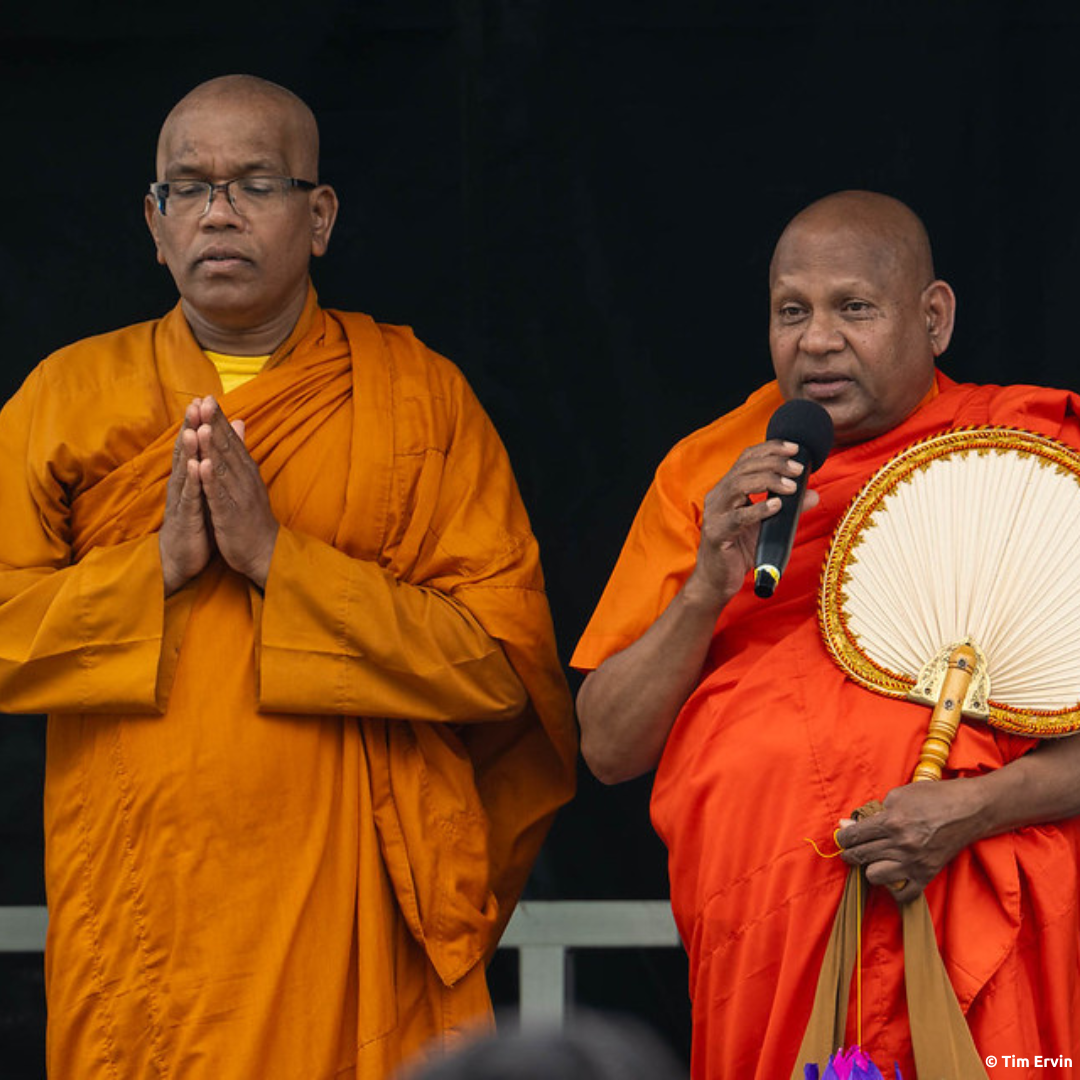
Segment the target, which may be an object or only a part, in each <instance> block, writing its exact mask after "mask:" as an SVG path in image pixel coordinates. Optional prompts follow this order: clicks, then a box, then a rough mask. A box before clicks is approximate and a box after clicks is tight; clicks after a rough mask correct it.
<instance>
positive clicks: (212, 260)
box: [195, 254, 251, 270]
mask: <svg viewBox="0 0 1080 1080" xmlns="http://www.w3.org/2000/svg"><path fill="white" fill-rule="evenodd" d="M195 265H196V266H204V267H206V268H207V269H209V270H236V269H239V268H240V267H243V266H250V265H251V260H250V259H247V258H245V257H244V256H243V255H226V254H215V255H202V256H200V257H199V258H198V259H196V260H195Z"/></svg>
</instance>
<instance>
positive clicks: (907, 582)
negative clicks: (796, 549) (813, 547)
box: [819, 427, 1080, 780]
mask: <svg viewBox="0 0 1080 1080" xmlns="http://www.w3.org/2000/svg"><path fill="white" fill-rule="evenodd" d="M1078 585H1080V455H1078V454H1077V453H1076V452H1075V451H1073V450H1071V449H1070V448H1069V447H1067V446H1064V445H1063V444H1061V443H1058V442H1056V441H1055V440H1053V439H1048V438H1046V437H1044V436H1041V435H1033V434H1031V433H1029V432H1025V431H1017V430H1014V429H1012V428H1002V427H982V428H965V429H962V430H958V431H950V432H947V433H945V434H943V435H937V436H934V437H932V438H929V439H926V440H924V441H923V442H920V443H916V444H915V445H913V446H911V447H908V449H906V450H904V451H903V452H902V453H900V454H898V455H897V456H896V457H895V458H893V459H892V460H891V461H889V462H888V463H887V464H885V465H884V466H882V468H881V469H879V470H878V472H877V473H875V474H874V476H872V477H871V478H870V480H869V481H868V482H867V483H866V485H865V486H864V487H863V489H862V491H861V492H860V493H859V494H858V496H856V498H855V500H854V501H853V502H852V504H851V506H850V507H849V508H848V511H847V513H846V514H845V516H844V518H843V520H842V521H841V522H840V524H839V526H838V527H837V530H836V533H835V535H834V536H833V540H832V546H831V548H830V550H829V555H828V558H827V559H826V561H825V565H824V568H823V570H822V582H821V603H820V607H819V617H820V622H821V629H822V633H823V635H824V639H825V642H826V645H827V646H828V648H829V651H830V652H831V653H832V655H833V657H834V659H835V660H836V662H837V663H838V664H839V665H840V667H841V668H842V669H843V670H844V671H845V672H846V673H847V674H848V675H850V676H851V678H852V679H854V680H855V681H856V682H858V683H861V684H862V685H863V686H866V687H868V688H869V689H871V690H874V691H876V692H878V693H881V694H886V695H888V696H890V697H906V698H909V699H911V700H914V701H921V702H925V703H926V704H929V705H931V706H933V708H934V712H933V716H932V717H931V720H930V727H929V730H928V733H927V739H926V742H925V743H924V745H923V751H922V754H921V756H920V760H919V764H918V765H917V766H916V769H915V775H914V777H913V779H915V780H932V779H938V778H940V776H941V770H942V769H943V768H944V766H945V763H946V761H947V758H948V753H949V747H950V745H951V743H952V740H953V737H954V735H955V734H956V730H957V727H958V726H959V723H960V720H961V715H963V716H968V717H972V718H977V719H981V720H986V721H987V722H988V723H990V724H992V725H994V726H995V727H998V728H1001V729H1004V730H1006V731H1012V732H1017V733H1020V734H1023V735H1030V736H1036V737H1040V738H1045V737H1052V736H1060V735H1068V734H1071V733H1072V732H1074V731H1076V730H1077V729H1080V601H1078V599H1077V597H1078V595H1080V589H1078Z"/></svg>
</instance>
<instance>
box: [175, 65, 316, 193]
mask: <svg viewBox="0 0 1080 1080" xmlns="http://www.w3.org/2000/svg"><path fill="white" fill-rule="evenodd" d="M230 112H244V113H249V114H252V115H255V116H258V117H260V118H262V119H263V120H265V122H267V123H268V124H269V125H270V126H272V127H273V128H274V129H275V130H276V131H277V132H278V133H279V136H280V138H281V139H282V141H283V143H284V144H285V145H287V146H288V147H289V149H290V154H291V156H292V158H293V159H294V161H293V162H292V165H293V168H294V169H295V171H294V172H293V173H292V174H291V175H294V176H299V177H301V178H302V179H305V180H311V181H313V182H316V183H317V182H318V179H319V175H318V174H319V125H318V124H317V123H316V121H315V114H314V113H313V112H312V111H311V109H309V108H308V107H307V105H306V104H305V103H304V102H303V101H302V100H301V99H300V98H298V97H297V96H296V94H294V93H293V92H292V91H291V90H287V89H286V88H285V87H284V86H279V85H278V84H277V83H273V82H270V81H269V80H267V79H260V78H258V77H257V76H255V75H221V76H219V77H218V78H216V79H209V80H208V81H207V82H204V83H200V84H199V85H198V86H196V87H195V89H194V90H192V91H191V92H190V93H188V94H185V95H184V97H182V98H181V99H180V100H179V101H178V102H177V103H176V105H174V106H173V108H172V111H171V112H170V113H169V115H168V116H167V117H166V118H165V123H164V124H162V126H161V134H160V135H159V137H158V145H157V175H158V179H159V180H160V179H163V178H164V176H165V172H166V170H167V168H168V163H169V162H170V161H171V160H173V159H175V158H176V157H178V156H183V154H184V153H185V152H188V151H190V149H191V148H190V146H189V145H187V144H188V141H189V136H188V135H187V134H186V133H187V131H188V130H189V128H190V127H191V125H192V121H195V122H198V120H199V119H200V118H201V117H205V116H211V115H215V114H222V113H230Z"/></svg>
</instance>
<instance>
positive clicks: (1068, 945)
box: [571, 373, 1080, 1080]
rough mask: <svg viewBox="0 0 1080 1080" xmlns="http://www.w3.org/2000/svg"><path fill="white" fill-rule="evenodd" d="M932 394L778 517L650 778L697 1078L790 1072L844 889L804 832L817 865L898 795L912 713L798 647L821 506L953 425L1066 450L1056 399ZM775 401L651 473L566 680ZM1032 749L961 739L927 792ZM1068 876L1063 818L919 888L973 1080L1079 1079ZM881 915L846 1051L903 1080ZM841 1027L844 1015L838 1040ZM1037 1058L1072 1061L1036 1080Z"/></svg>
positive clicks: (870, 925) (672, 571)
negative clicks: (789, 542)
mask: <svg viewBox="0 0 1080 1080" xmlns="http://www.w3.org/2000/svg"><path fill="white" fill-rule="evenodd" d="M937 388H938V391H939V392H938V393H937V395H936V396H934V397H932V398H931V399H929V400H928V401H927V402H925V403H924V404H923V405H922V407H921V408H919V409H918V410H917V411H916V412H915V413H914V414H913V415H912V416H911V417H909V418H908V420H906V421H905V422H904V423H903V424H901V425H900V426H899V427H898V428H896V429H895V430H893V431H891V432H888V433H887V434H885V435H882V436H880V437H879V438H877V439H874V440H872V441H870V442H866V443H863V444H861V445H856V446H851V447H845V448H839V449H838V450H836V451H834V452H833V454H832V455H831V456H830V457H829V459H828V460H827V461H826V463H825V465H824V466H823V467H822V468H821V469H820V470H819V471H818V472H816V473H815V474H814V475H813V477H812V478H811V486H812V487H814V488H815V489H816V490H817V491H818V493H819V494H820V496H821V502H820V504H819V505H818V506H817V507H816V508H815V509H813V510H810V511H808V512H807V513H806V514H805V515H803V518H802V519H801V521H800V524H799V528H798V532H797V536H796V543H795V550H794V552H793V555H792V559H791V562H790V563H789V565H788V568H787V571H786V572H785V574H784V576H783V578H782V579H781V582H780V584H779V586H778V587H777V590H776V593H775V594H774V596H773V598H772V599H770V600H767V601H766V600H761V599H759V598H758V597H756V596H755V595H754V594H753V591H752V583H751V582H750V581H749V579H748V581H747V583H746V585H745V586H744V588H743V590H742V592H740V593H739V594H738V595H737V596H736V597H735V598H734V599H733V600H732V601H731V603H730V604H729V605H728V607H727V608H726V609H725V610H724V612H723V614H722V615H721V617H720V619H719V621H718V623H717V626H716V631H715V636H714V639H713V642H712V646H711V649H710V652H709V656H708V660H707V662H706V665H705V669H704V671H703V674H702V678H701V681H700V684H699V685H698V687H697V689H696V691H695V692H694V693H693V694H692V695H691V697H690V698H689V700H688V701H687V702H686V704H685V706H684V707H683V709H682V710H681V712H680V714H679V716H678V718H677V720H676V722H675V725H674V727H673V729H672V732H671V734H670V737H669V739H668V741H667V745H666V747H665V750H664V754H663V757H662V759H661V761H660V765H659V767H658V770H657V773H656V778H655V782H654V787H653V796H652V818H653V823H654V825H655V827H656V829H657V831H658V833H659V834H660V836H661V837H662V838H663V840H664V842H665V844H666V845H667V847H668V850H669V869H670V879H671V896H672V905H673V908H674V911H675V916H676V920H677V922H678V925H679V930H680V933H681V935H682V939H683V942H684V943H685V946H686V949H687V952H688V954H689V960H690V995H691V998H692V1002H693V1050H692V1073H693V1076H694V1077H695V1078H697V1080H705V1078H708V1080H736V1078H737V1080H750V1078H757V1080H775V1078H777V1077H786V1076H788V1075H790V1073H791V1069H792V1066H793V1064H794V1059H795V1055H796V1053H797V1051H798V1047H799V1044H800V1040H801V1038H802V1034H803V1031H804V1029H805V1026H806V1022H807V1020H808V1018H809V1015H810V1009H811V1005H812V1002H813V995H814V989H815V986H816V983H817V977H818V972H819V970H820V965H821V960H822V957H823V955H824V952H825V947H826V943H827V940H828V935H829V931H830V929H831V926H832V921H833V918H834V916H835V914H836V910H837V906H838V903H839V901H840V896H841V893H842V891H843V887H844V879H845V876H846V873H847V867H846V865H845V864H844V863H843V862H842V861H841V860H840V859H836V858H833V859H826V858H822V857H821V856H820V855H819V854H817V853H816V852H815V850H814V848H813V847H812V846H811V844H810V843H808V842H807V838H810V839H812V840H814V841H815V843H816V844H817V845H818V847H819V848H820V850H821V851H822V852H830V851H833V850H835V843H834V841H833V839H832V834H833V830H834V829H835V828H836V826H837V823H838V821H839V819H840V818H842V817H845V816H847V815H849V814H850V812H851V811H852V810H853V809H855V808H856V807H858V806H861V805H862V804H864V803H866V802H868V801H869V800H870V799H874V798H883V797H884V796H885V794H886V793H887V792H888V791H889V790H890V789H891V788H893V787H895V786H897V785H900V784H904V783H907V782H908V781H909V780H910V777H911V771H912V769H913V767H914V764H915V762H916V761H917V760H918V752H919V748H920V746H921V743H922V740H923V738H924V735H925V731H926V727H927V723H928V720H929V715H930V710H929V709H928V708H927V707H925V706H922V705H917V704H911V703H908V702H905V701H896V700H891V699H888V698H885V697H882V696H880V695H877V694H875V693H873V692H871V691H869V690H866V689H864V688H861V687H859V686H858V685H856V684H855V683H854V682H852V681H851V680H849V679H847V678H846V677H845V676H844V674H843V673H842V671H841V670H840V669H839V667H837V665H836V664H835V663H834V662H833V660H832V659H831V658H830V656H829V654H828V652H827V650H826V647H825V645H824V644H823V642H822V640H821V634H820V631H819V628H818V622H817V594H818V586H819V577H820V571H821V566H822V562H823V561H824V558H825V555H826V553H827V551H828V547H829V543H830V540H831V536H832V533H833V531H834V529H835V527H836V525H837V524H838V522H839V519H840V517H841V516H842V515H843V512H844V511H845V510H846V509H847V507H848V505H849V503H850V501H851V499H852V498H853V497H854V496H855V495H856V494H857V492H858V490H859V489H860V487H861V486H862V484H863V483H864V482H865V481H866V480H867V479H868V478H869V477H870V475H872V473H873V472H874V471H875V470H877V469H878V468H879V467H880V466H881V465H883V464H884V463H885V462H886V461H888V460H889V459H890V458H891V457H893V456H894V455H895V454H896V453H898V452H899V451H900V450H902V449H903V448H905V447H906V446H908V445H909V444H910V443H912V442H914V441H916V440H918V439H921V438H925V437H927V436H929V435H931V434H936V433H938V432H940V431H943V430H946V429H950V428H953V427H959V426H967V425H976V424H1001V425H1008V426H1013V427H1017V428H1022V429H1025V430H1028V431H1034V432H1038V433H1040V434H1043V435H1048V436H1051V437H1054V438H1058V439H1060V440H1062V441H1064V442H1066V443H1068V444H1069V445H1070V446H1073V447H1080V425H1078V422H1077V413H1078V411H1080V409H1078V405H1080V401H1078V398H1077V397H1076V396H1075V395H1073V394H1069V393H1065V392H1058V391H1050V390H1043V389H1039V388H1034V387H1009V388H1000V387H992V386H985V387H977V386H972V385H957V384H955V383H952V382H951V381H950V380H949V379H948V378H947V377H945V376H944V375H943V374H941V373H939V374H938V376H937ZM780 403H781V397H780V394H779V391H778V389H777V386H776V384H775V383H770V384H768V385H767V386H765V387H763V388H762V389H761V390H759V391H757V392H756V393H755V394H754V395H752V396H751V397H750V398H749V399H748V401H747V402H746V403H745V404H744V405H743V406H741V407H740V408H739V409H736V410H735V411H734V412H732V413H730V414H728V415H726V416H724V417H721V418H720V419H719V420H717V421H715V422H714V423H713V424H711V425H710V426H708V427H706V428H703V429H701V430H700V431H698V432H696V433H694V434H693V435H691V436H690V437H689V438H687V439H685V440H684V441H683V442H681V443H680V444H679V445H678V446H676V447H675V449H674V450H673V451H672V452H671V453H670V455H669V456H668V457H667V458H666V459H665V461H664V462H663V463H662V465H661V466H660V468H659V469H658V471H657V474H656V477H655V480H654V483H653V484H652V486H651V488H650V490H649V491H648V493H647V494H646V496H645V499H644V501H643V503H642V506H641V508H640V510H639V512H638V515H637V517H636V518H635V521H634V523H633V526H632V528H631V531H630V534H629V537H628V539H627V541H626V544H625V546H624V548H623V552H622V554H621V556H620V559H619V562H618V564H617V566H616V569H615V571H614V573H613V575H612V577H611V580H610V581H609V583H608V585H607V588H606V590H605V592H604V594H603V596H602V598H601V601H600V603H599V605H598V607H597V610H596V612H595V614H594V616H593V618H592V620H591V622H590V623H589V626H588V627H587V629H586V631H585V634H584V636H583V638H582V640H581V642H580V643H579V645H578V648H577V650H576V652H575V654H574V656H573V659H572V661H571V663H572V665H573V666H575V667H578V668H581V669H583V670H592V669H594V668H596V667H598V666H599V665H600V663H601V662H602V661H603V660H604V659H605V658H606V657H607V656H610V655H611V654H612V653H614V652H617V651H619V650H621V649H623V648H625V647H626V646H627V645H629V644H631V643H632V642H633V641H635V640H636V639H637V638H638V637H639V636H640V635H641V634H642V633H643V632H644V631H645V630H646V629H647V628H648V627H649V626H650V625H651V624H652V623H653V622H654V621H655V619H656V618H657V616H659V615H660V613H661V612H662V611H663V610H664V608H665V607H666V606H667V604H668V603H669V602H670V600H671V598H672V597H673V596H674V595H675V593H676V592H677V590H678V588H679V587H680V586H681V584H682V582H683V581H685V580H686V578H687V577H688V576H689V574H690V572H691V570H692V569H693V566H694V559H695V555H696V552H697V546H698V538H699V535H700V523H701V516H702V506H703V503H704V498H705V495H706V494H707V493H708V491H709V490H710V489H711V488H712V487H713V486H714V485H715V484H716V483H717V482H718V481H719V479H720V478H721V477H722V476H723V475H724V474H725V472H727V470H728V469H729V468H730V466H731V465H732V464H733V463H734V460H735V458H736V457H737V456H738V454H739V452H740V451H741V450H742V449H743V448H744V447H746V446H749V445H752V444H755V443H758V442H761V441H762V440H763V439H764V434H765V428H766V425H767V423H768V419H769V417H770V416H771V415H772V413H773V411H774V410H775V409H776V407H777V406H778V405H779V404H780ZM1048 633H1050V634H1051V635H1052V628H1048ZM1048 647H1050V646H1049V645H1048ZM1033 746H1034V742H1033V741H1032V740H1029V739H1025V738H1021V737H1017V736H1010V735H1008V734H1004V733H1001V732H998V731H996V730H995V729H993V728H990V727H988V726H986V725H983V724H979V723H964V724H963V725H961V728H960V732H959V734H958V735H957V738H956V741H955V743H954V745H953V750H952V755H951V758H950V768H949V770H948V772H947V773H946V777H948V776H976V775H979V774H981V773H984V772H986V771H987V770H990V769H995V768H998V767H1000V766H1001V765H1003V764H1005V763H1006V762H1008V761H1011V760H1012V759H1014V758H1015V757H1017V756H1018V755H1020V754H1023V753H1026V752H1028V751H1029V750H1030V749H1032V747H1033ZM1078 860H1080V827H1078V820H1077V819H1070V820H1069V821H1066V822H1061V823H1059V824H1053V825H1040V826H1033V827H1029V828H1024V829H1019V830H1017V831H1015V832H1011V833H1008V834H1005V835H1002V836H997V837H993V838H991V839H988V840H984V841H981V842H980V843H977V844H975V845H973V846H972V847H971V848H970V849H968V850H965V851H963V852H962V853H961V854H960V855H958V856H957V858H956V859H955V860H953V862H952V863H951V864H950V865H949V866H947V867H946V868H945V869H944V870H943V871H942V872H941V873H940V874H939V875H938V876H937V878H935V879H934V881H932V882H931V883H930V885H929V887H928V888H927V890H926V897H927V901H928V903H929V906H930V910H931V913H932V916H933V920H934V924H935V930H936V934H937V937H938V942H939V946H940V949H941V952H942V955H943V958H944V961H945V964H946V968H947V971H948V973H949V976H950V979H951V981H952V983H953V986H954V988H955V990H956V993H957V997H958V999H959V1002H960V1005H961V1007H962V1008H963V1010H964V1012H965V1013H966V1015H967V1019H968V1023H969V1026H970V1027H971V1030H972V1033H973V1035H974V1038H975V1042H976V1045H977V1047H979V1049H980V1050H981V1052H982V1053H983V1054H984V1055H989V1054H993V1055H996V1056H997V1061H998V1066H997V1069H996V1070H995V1069H991V1070H990V1075H991V1076H997V1075H998V1074H999V1073H1000V1075H1002V1076H1007V1077H1013V1078H1015V1077H1026V1078H1035V1077H1041V1078H1044V1077H1051V1076H1053V1077H1080V909H1078V893H1080V881H1078V871H1077V865H1078ZM897 911H898V909H897V906H896V904H895V902H894V901H893V900H892V899H891V897H890V896H889V895H888V894H887V891H886V890H883V889H872V890H871V892H870V896H869V901H868V907H867V913H866V918H865V922H864V945H863V986H862V1000H863V1010H862V1013H863V1014H862V1032H863V1037H862V1042H863V1046H864V1047H865V1048H866V1049H867V1051H868V1052H869V1053H870V1055H871V1056H872V1057H873V1059H874V1060H875V1061H876V1062H877V1063H878V1064H879V1065H881V1066H882V1067H883V1068H885V1071H886V1073H887V1075H890V1076H891V1075H892V1072H891V1070H892V1063H893V1062H894V1061H896V1062H899V1064H900V1067H901V1069H902V1070H903V1075H904V1076H905V1078H906V1080H913V1078H914V1075H915V1074H914V1068H913V1064H912V1060H911V1053H910V1045H909V1041H910V1033H909V1029H908V1021H907V1006H906V1002H905V999H904V983H903V968H902V945H901V936H900V920H899V918H898V914H897ZM855 1034H856V1028H855V1016H854V1009H852V1011H851V1013H850V1015H849V1021H848V1042H849V1044H850V1043H854V1042H855ZM1007 1055H1012V1056H1013V1061H1012V1062H1010V1060H1009V1059H1008V1057H1007ZM1037 1055H1039V1056H1041V1057H1043V1058H1044V1059H1052V1058H1055V1057H1057V1058H1062V1059H1063V1058H1071V1062H1072V1063H1071V1065H1064V1064H1061V1063H1058V1064H1054V1065H1040V1066H1038V1067H1036V1064H1035V1062H1036V1056H1037ZM1016 1058H1026V1059H1027V1061H1028V1067H1027V1068H1025V1067H1024V1066H1023V1065H1020V1064H1017V1063H1016V1062H1015V1059H1016Z"/></svg>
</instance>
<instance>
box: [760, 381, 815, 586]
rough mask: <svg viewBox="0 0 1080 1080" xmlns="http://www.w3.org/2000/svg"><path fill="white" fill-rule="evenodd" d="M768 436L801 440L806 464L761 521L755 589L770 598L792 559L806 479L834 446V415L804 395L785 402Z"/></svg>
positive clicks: (799, 456)
mask: <svg viewBox="0 0 1080 1080" xmlns="http://www.w3.org/2000/svg"><path fill="white" fill-rule="evenodd" d="M765 438H766V439H784V440H786V441H787V442H793V443H798V444H799V452H798V453H797V454H796V455H795V460H796V461H801V462H802V463H803V465H805V466H806V468H804V469H803V471H802V475H801V476H797V477H795V478H794V480H795V483H796V485H797V486H796V488H795V490H794V491H793V492H791V493H790V494H788V493H785V494H782V495H781V496H780V509H779V510H778V511H777V512H776V513H775V514H773V516H772V517H770V518H766V519H765V520H764V521H763V522H762V523H761V531H760V532H759V533H758V542H757V552H756V553H755V555H754V592H755V593H757V595H758V596H761V597H766V598H767V597H770V596H772V594H773V590H774V589H775V588H776V585H777V582H779V580H780V575H781V574H782V573H783V572H784V570H785V568H786V567H787V563H788V559H789V558H791V545H792V544H793V543H794V541H795V524H796V522H797V520H798V517H799V504H800V503H801V502H802V497H803V492H804V491H805V490H806V481H807V479H808V478H809V476H810V474H811V473H812V472H814V470H815V469H818V468H820V466H821V464H822V462H824V460H825V459H826V458H827V457H828V456H829V451H830V450H831V449H832V445H833V423H832V417H831V416H829V414H828V412H827V411H826V410H825V408H824V407H823V406H821V405H819V404H818V403H817V402H816V401H806V400H804V399H802V398H795V399H793V400H792V401H785V402H784V404H783V405H781V406H780V408H779V409H777V410H776V412H774V413H773V414H772V417H771V418H770V420H769V426H768V427H767V428H766V429H765Z"/></svg>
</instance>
